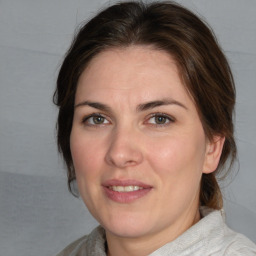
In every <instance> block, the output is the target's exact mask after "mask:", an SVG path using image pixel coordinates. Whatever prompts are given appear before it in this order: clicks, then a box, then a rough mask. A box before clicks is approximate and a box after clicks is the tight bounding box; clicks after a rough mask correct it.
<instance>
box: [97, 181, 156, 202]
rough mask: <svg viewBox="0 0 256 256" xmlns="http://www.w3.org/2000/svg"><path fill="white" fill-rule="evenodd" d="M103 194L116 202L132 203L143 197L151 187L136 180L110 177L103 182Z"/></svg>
mask: <svg viewBox="0 0 256 256" xmlns="http://www.w3.org/2000/svg"><path fill="white" fill-rule="evenodd" d="M102 188H103V191H104V194H105V196H106V197H107V198H108V199H110V200H111V201H114V202H116V203H123V204H127V203H132V202H134V201H137V200H138V199H141V198H143V197H145V196H146V195H147V194H148V193H150V191H151V190H152V189H153V187H152V186H151V185H149V184H145V183H143V182H140V181H137V180H118V179H111V180H107V181H105V182H103V184H102Z"/></svg>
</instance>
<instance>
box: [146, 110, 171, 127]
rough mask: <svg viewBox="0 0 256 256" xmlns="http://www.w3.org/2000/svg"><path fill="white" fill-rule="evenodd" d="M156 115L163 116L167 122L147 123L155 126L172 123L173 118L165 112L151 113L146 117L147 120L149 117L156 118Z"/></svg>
mask: <svg viewBox="0 0 256 256" xmlns="http://www.w3.org/2000/svg"><path fill="white" fill-rule="evenodd" d="M158 117H163V118H165V120H167V121H168V122H165V123H163V124H157V123H154V124H152V123H149V124H150V125H152V126H156V127H164V126H168V125H170V123H174V122H175V119H174V118H173V117H171V116H169V115H167V114H165V113H153V114H151V115H150V116H149V118H147V122H148V121H149V120H150V119H151V118H158Z"/></svg>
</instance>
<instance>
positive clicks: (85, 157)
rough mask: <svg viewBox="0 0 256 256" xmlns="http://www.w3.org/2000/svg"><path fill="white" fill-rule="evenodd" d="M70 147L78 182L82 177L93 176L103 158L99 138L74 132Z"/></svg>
mask: <svg viewBox="0 0 256 256" xmlns="http://www.w3.org/2000/svg"><path fill="white" fill-rule="evenodd" d="M70 148H71V155H72V159H73V164H74V168H75V172H76V175H77V179H78V182H79V178H80V177H85V176H86V177H87V176H92V175H93V174H95V173H96V172H97V170H98V169H99V168H97V167H98V165H99V164H100V161H99V159H100V158H101V151H100V149H101V148H100V147H99V146H98V144H97V140H95V139H93V138H92V137H87V136H84V135H81V136H80V135H79V133H75V132H72V133H71V136H70Z"/></svg>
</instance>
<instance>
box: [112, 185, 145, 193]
mask: <svg viewBox="0 0 256 256" xmlns="http://www.w3.org/2000/svg"><path fill="white" fill-rule="evenodd" d="M108 189H111V190H113V191H117V192H132V191H138V190H140V189H143V187H139V186H109V187H108Z"/></svg>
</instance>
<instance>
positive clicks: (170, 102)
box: [75, 98, 188, 112]
mask: <svg viewBox="0 0 256 256" xmlns="http://www.w3.org/2000/svg"><path fill="white" fill-rule="evenodd" d="M166 105H177V106H180V107H182V108H184V109H186V110H188V108H187V107H186V106H185V105H184V104H182V103H181V102H179V101H176V100H174V99H169V98H168V99H163V100H155V101H150V102H146V103H143V104H139V105H138V106H137V107H136V111H137V112H141V111H146V110H150V109H153V108H156V107H159V106H166ZM82 106H90V107H92V108H96V109H99V110H101V111H106V112H112V110H111V108H110V107H109V106H107V105H105V104H103V103H100V102H91V101H83V102H80V103H78V104H76V105H75V108H78V107H82Z"/></svg>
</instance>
